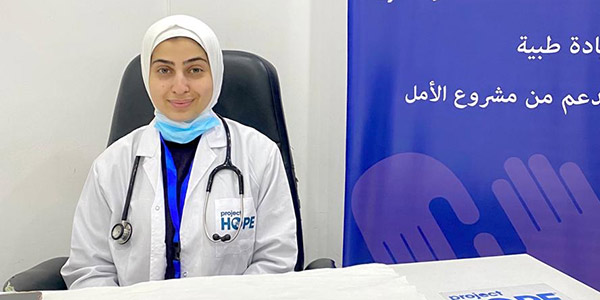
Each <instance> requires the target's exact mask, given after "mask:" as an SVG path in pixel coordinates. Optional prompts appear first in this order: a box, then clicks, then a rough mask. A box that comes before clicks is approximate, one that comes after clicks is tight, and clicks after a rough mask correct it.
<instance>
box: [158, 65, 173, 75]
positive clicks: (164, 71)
mask: <svg viewBox="0 0 600 300" xmlns="http://www.w3.org/2000/svg"><path fill="white" fill-rule="evenodd" d="M156 73H158V74H161V75H166V74H169V73H171V69H169V68H167V67H159V68H158V69H156Z"/></svg>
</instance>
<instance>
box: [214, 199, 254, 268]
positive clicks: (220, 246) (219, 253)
mask: <svg viewBox="0 0 600 300" xmlns="http://www.w3.org/2000/svg"><path fill="white" fill-rule="evenodd" d="M240 204H241V200H240V198H222V199H216V200H215V206H214V222H213V226H209V228H210V227H213V231H212V232H214V234H211V237H212V236H213V235H215V234H218V235H219V236H220V237H222V238H223V237H225V238H224V239H227V237H226V236H227V235H229V241H227V242H223V241H218V242H217V243H214V244H213V245H214V246H215V256H216V257H223V256H227V255H239V254H243V253H247V254H248V253H251V252H252V250H253V248H254V239H255V228H256V221H257V220H256V207H255V206H254V201H253V199H252V198H244V207H243V209H241V208H240ZM238 229H239V233H238V234H237V236H236V232H237V231H238ZM209 232H210V231H209Z"/></svg>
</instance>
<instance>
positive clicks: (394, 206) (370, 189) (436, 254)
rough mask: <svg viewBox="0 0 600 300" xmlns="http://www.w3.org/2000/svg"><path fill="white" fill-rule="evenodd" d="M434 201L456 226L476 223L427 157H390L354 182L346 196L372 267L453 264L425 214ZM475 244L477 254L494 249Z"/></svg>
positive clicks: (459, 190)
mask: <svg viewBox="0 0 600 300" xmlns="http://www.w3.org/2000/svg"><path fill="white" fill-rule="evenodd" d="M437 197H443V198H445V199H446V200H447V201H448V203H449V204H450V205H451V207H452V208H453V210H454V211H455V213H456V214H457V216H458V218H459V219H460V220H461V222H463V223H468V224H471V223H474V222H476V221H477V220H478V219H479V211H478V209H477V207H476V206H475V204H474V202H473V199H472V198H471V196H470V195H469V193H468V192H467V190H466V189H465V187H464V186H463V184H462V183H461V182H460V180H459V179H458V178H457V177H456V176H455V175H454V173H453V172H452V171H451V170H450V169H448V167H446V166H445V165H444V164H442V163H441V162H439V161H437V160H435V159H434V158H432V157H430V156H427V155H424V154H420V153H401V154H396V155H393V156H390V157H388V158H386V159H383V160H381V161H380V162H378V163H376V164H375V165H373V166H372V167H371V168H369V169H368V170H367V171H366V172H365V173H364V174H363V175H362V176H361V177H360V178H359V180H358V181H357V182H356V185H355V187H354V190H353V191H352V213H353V215H354V218H355V220H356V223H357V225H358V227H359V229H360V231H361V233H362V234H363V237H364V238H365V241H366V244H367V247H368V248H369V251H370V252H371V255H372V256H373V258H374V259H375V261H378V262H384V263H399V262H413V261H428V260H441V259H451V258H456V255H455V254H454V252H453V250H452V248H451V247H450V245H449V243H448V241H447V239H446V238H445V236H444V234H443V233H442V231H441V230H440V228H439V226H438V224H437V223H436V221H435V219H434V217H433V216H432V214H431V212H430V209H429V203H430V202H431V200H433V199H435V198H437ZM480 240H481V241H483V243H481V241H480V245H479V246H478V248H477V250H478V251H480V252H481V251H486V250H487V249H486V247H487V248H489V247H495V249H498V244H497V243H496V241H495V239H493V238H491V240H490V239H486V238H485V237H484V238H483V239H480ZM488 246H489V247H488ZM496 252H497V251H496Z"/></svg>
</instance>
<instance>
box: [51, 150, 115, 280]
mask: <svg viewBox="0 0 600 300" xmlns="http://www.w3.org/2000/svg"><path fill="white" fill-rule="evenodd" d="M99 181H100V178H99V176H98V168H97V163H96V162H94V165H93V166H92V169H91V170H90V173H89V174H88V178H87V180H86V182H85V184H84V187H83V191H82V192H81V197H80V199H79V202H78V204H77V209H76V210H75V217H74V220H73V232H72V236H71V252H70V256H69V259H68V260H67V263H66V264H65V265H64V266H63V268H62V269H61V274H62V276H63V278H64V280H65V283H66V284H67V286H68V287H69V289H77V288H84V287H92V286H118V279H117V270H116V268H115V265H114V263H113V260H112V256H111V252H110V249H109V244H108V243H109V242H110V241H109V231H110V229H111V224H110V218H111V211H110V208H109V206H108V203H107V200H106V197H105V195H104V193H103V191H102V188H101V185H100V183H99Z"/></svg>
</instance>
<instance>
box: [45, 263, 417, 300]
mask: <svg viewBox="0 0 600 300" xmlns="http://www.w3.org/2000/svg"><path fill="white" fill-rule="evenodd" d="M43 299H44V300H54V299H57V300H58V299H60V300H70V299H77V300H81V299H99V300H102V299H107V300H108V299H110V300H118V299H127V300H135V299H178V300H179V299H183V300H185V299H235V300H240V299H244V300H255V299H256V300H259V299H260V300H263V299H282V300H286V299H327V300H336V299H339V300H354V299H356V300H365V299H396V300H425V297H424V296H423V295H421V294H419V293H418V292H417V290H416V288H415V287H414V286H411V285H409V284H408V282H407V281H406V279H405V277H400V276H399V275H398V274H397V273H396V272H394V270H393V269H391V268H390V267H388V266H386V265H382V264H369V265H360V266H354V267H348V268H341V269H319V270H312V271H303V272H291V273H286V274H267V275H248V276H213V277H196V278H185V279H178V280H167V281H153V282H144V283H139V284H136V285H132V286H128V287H104V288H87V289H81V290H74V291H61V292H44V295H43Z"/></svg>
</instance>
